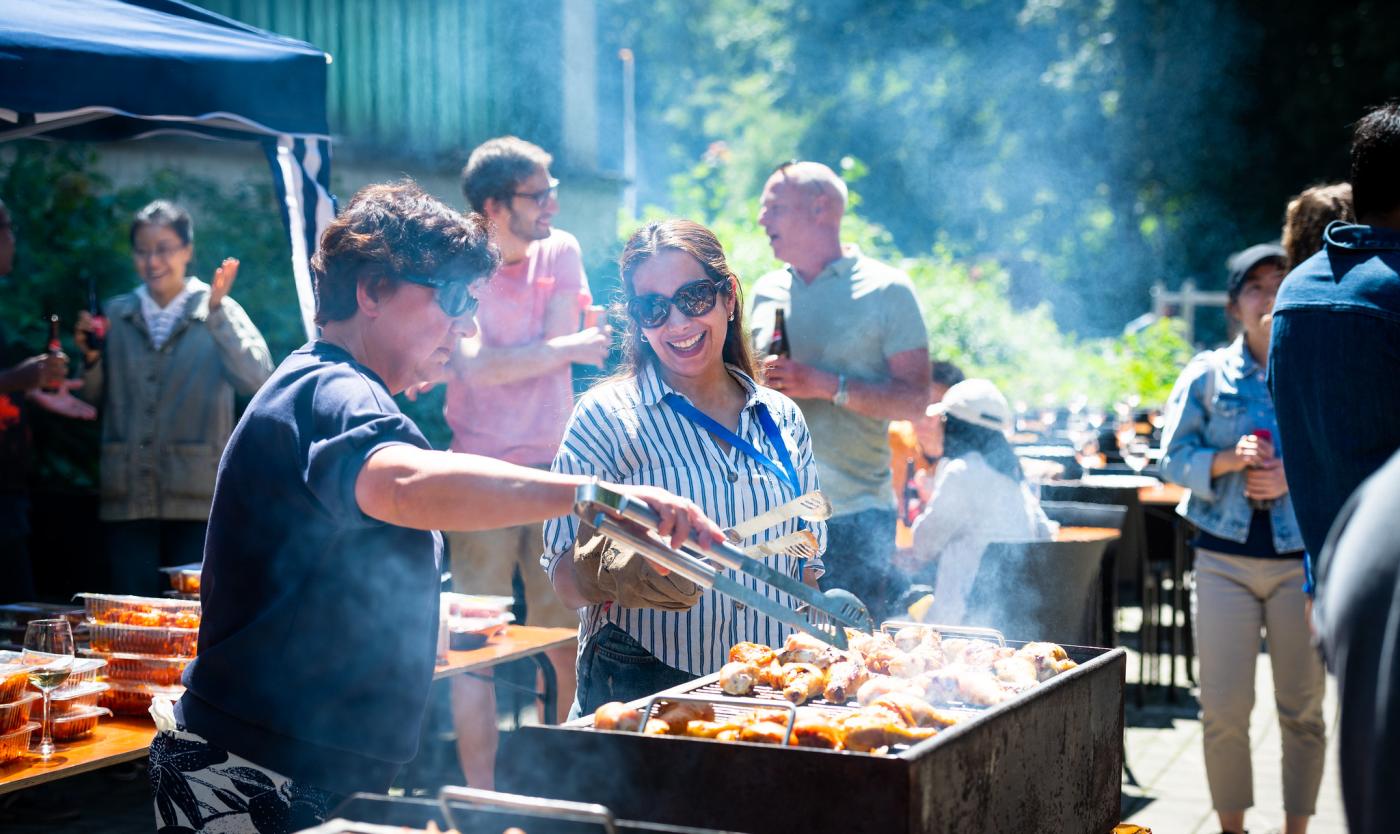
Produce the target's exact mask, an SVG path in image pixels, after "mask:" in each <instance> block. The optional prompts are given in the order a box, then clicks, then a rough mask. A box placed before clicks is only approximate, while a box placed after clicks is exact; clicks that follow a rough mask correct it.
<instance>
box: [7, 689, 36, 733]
mask: <svg viewBox="0 0 1400 834" xmlns="http://www.w3.org/2000/svg"><path fill="white" fill-rule="evenodd" d="M37 703H39V696H38V695H35V694H33V693H30V694H28V695H25V696H24V697H22V698H20V699H19V700H18V701H11V702H10V703H8V704H0V733H8V732H9V731H11V730H13V729H15V728H17V727H19V726H21V725H22V724H24V722H26V721H28V720H29V713H31V712H33V711H34V705H35V704H37ZM40 708H41V709H42V707H40Z"/></svg>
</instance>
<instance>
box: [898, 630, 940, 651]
mask: <svg viewBox="0 0 1400 834" xmlns="http://www.w3.org/2000/svg"><path fill="white" fill-rule="evenodd" d="M942 643H943V635H941V634H939V633H938V629H936V628H932V627H930V626H905V627H904V628H901V629H900V630H899V631H897V632H895V634H894V644H895V645H896V646H898V647H899V649H900V651H906V652H912V651H914V649H915V648H917V647H919V646H932V647H934V648H941V647H942Z"/></svg>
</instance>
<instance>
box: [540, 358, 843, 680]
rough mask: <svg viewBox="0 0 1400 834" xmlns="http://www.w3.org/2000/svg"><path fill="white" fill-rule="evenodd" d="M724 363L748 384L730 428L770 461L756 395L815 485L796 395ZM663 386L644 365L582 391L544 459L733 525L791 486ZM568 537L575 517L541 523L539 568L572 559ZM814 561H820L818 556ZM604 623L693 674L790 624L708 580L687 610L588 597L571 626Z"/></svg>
mask: <svg viewBox="0 0 1400 834" xmlns="http://www.w3.org/2000/svg"><path fill="white" fill-rule="evenodd" d="M729 372H730V374H732V375H733V376H734V378H735V379H736V380H737V381H738V382H739V384H740V385H742V386H743V387H744V389H745V390H746V391H747V392H748V398H747V401H746V402H745V403H744V408H743V410H742V411H740V413H739V428H738V431H736V432H735V433H736V434H737V435H738V436H739V437H741V438H743V439H745V440H747V441H748V442H749V443H752V444H753V446H754V448H756V449H758V450H759V451H760V452H762V453H763V454H765V455H767V456H768V457H769V458H770V459H771V460H773V461H775V462H776V461H778V460H779V457H778V455H777V451H776V449H775V448H774V447H773V445H772V444H771V443H770V442H769V440H768V438H767V436H766V435H765V434H764V431H763V427H762V424H761V423H760V422H759V420H758V417H757V415H756V413H755V408H756V406H757V405H758V404H759V403H762V404H764V405H765V406H766V407H767V408H768V411H769V414H771V415H772V417H773V422H774V423H776V424H777V426H778V430H779V432H780V434H781V435H782V438H783V441H784V444H785V445H786V446H787V448H788V452H789V454H790V455H791V456H792V462H793V466H794V467H795V468H796V469H797V478H798V481H799V482H800V483H801V485H802V492H804V493H805V492H810V491H811V490H814V489H817V488H818V484H817V468H816V465H815V463H814V462H813V459H812V440H811V435H809V434H808V432H807V423H806V421H805V420H803V418H802V412H801V411H800V410H799V409H798V407H797V404H796V403H794V402H793V401H792V400H790V399H788V398H787V397H785V396H783V395H782V394H780V393H778V392H777V391H774V390H772V389H771V388H764V387H762V386H760V385H758V384H756V383H755V382H754V381H753V380H752V379H750V378H749V377H747V376H745V375H744V374H743V373H742V372H740V371H739V370H738V369H737V368H734V367H732V366H730V367H729ZM670 393H676V392H674V390H673V389H672V388H671V387H670V386H669V385H667V384H666V383H665V382H664V381H663V380H662V379H661V377H660V375H659V374H658V373H657V372H656V370H655V369H654V368H653V367H652V366H651V365H649V364H648V365H647V366H646V367H645V368H644V369H643V370H642V371H641V372H640V373H639V374H638V376H637V377H636V378H635V379H629V380H624V381H620V382H609V383H604V384H602V385H600V386H598V387H596V388H594V389H593V390H591V391H589V392H588V393H587V394H585V395H584V396H583V397H582V399H580V400H579V403H578V405H577V406H575V407H574V413H573V416H572V417H571V418H570V419H569V425H568V427H567V428H566V429H565V431H564V442H563V444H562V445H561V446H560V447H559V453H558V455H556V456H555V458H554V466H553V469H554V471H555V472H565V473H568V474H571V475H595V476H597V477H598V478H600V479H602V480H604V481H613V482H615V483H621V484H641V485H648V486H657V487H662V488H664V489H667V490H670V491H671V492H673V493H675V494H677V495H681V496H684V497H686V498H689V499H690V500H692V501H694V502H695V503H696V504H698V505H699V506H700V509H701V510H703V511H704V512H705V514H706V515H708V516H709V517H710V518H712V519H714V520H715V521H716V522H717V523H718V524H719V525H720V526H721V527H732V526H734V525H735V524H738V523H740V522H742V521H744V520H745V519H749V518H753V517H754V516H756V515H758V514H759V513H763V512H767V511H768V510H771V509H773V508H774V507H777V506H778V505H780V504H784V503H786V502H788V501H791V500H792V499H793V498H796V497H797V495H798V494H800V493H794V492H793V490H792V487H791V486H789V485H788V484H786V483H784V481H783V480H782V479H780V478H778V477H776V476H775V475H774V474H773V473H772V472H770V471H769V470H768V469H767V468H765V467H764V466H763V465H762V464H760V463H758V462H757V461H755V460H754V459H753V458H751V457H750V456H748V455H746V454H744V453H743V452H741V451H739V450H738V449H736V448H733V447H731V448H730V449H729V452H728V454H725V453H724V452H723V451H722V450H721V449H720V447H719V445H718V444H717V443H716V442H715V440H714V438H713V437H711V436H710V434H709V433H708V432H707V431H705V430H704V429H702V428H701V427H699V426H697V425H695V424H694V423H692V422H691V421H690V420H688V419H686V418H685V417H682V416H681V415H680V414H677V413H676V412H675V411H674V410H673V409H672V408H671V407H670V406H669V405H667V404H666V403H665V402H664V401H663V398H664V397H665V396H666V395H667V394H670ZM678 396H679V394H678ZM798 529H799V521H798V520H797V519H790V520H789V521H786V522H784V523H783V524H781V525H779V526H777V527H772V528H769V529H767V530H764V531H762V532H760V533H757V534H755V535H753V536H751V537H750V538H748V539H745V540H744V542H743V545H744V546H747V545H751V544H756V543H758V542H762V541H768V540H770V539H775V538H777V537H779V536H783V535H786V534H788V533H792V532H796V531H797V530H798ZM809 529H811V530H812V532H813V533H814V534H816V537H817V541H818V543H819V545H820V548H821V550H822V551H825V550H826V524H825V522H821V523H817V524H812V525H811V526H810V528H809ZM577 538H578V518H577V517H576V516H573V515H568V516H563V517H560V518H556V519H553V520H552V521H549V522H547V523H546V524H545V527H544V539H545V552H544V555H543V556H542V557H541V559H540V563H541V564H542V565H543V566H544V568H545V570H547V571H549V572H550V574H551V575H553V573H554V566H555V565H556V564H557V563H558V562H559V560H560V559H564V558H570V554H571V552H572V548H573V544H574V540H575V539H577ZM767 561H768V563H769V564H770V565H771V566H772V567H774V568H775V569H777V570H779V571H782V572H783V573H786V574H788V575H789V576H793V577H797V578H799V579H800V578H801V576H802V567H803V560H801V559H794V558H791V557H787V556H774V557H768V560H767ZM812 564H813V565H814V566H818V567H820V565H821V562H820V559H817V560H813V561H812ZM728 573H729V575H730V576H731V577H733V578H735V579H736V580H738V581H741V582H744V583H745V584H747V585H749V586H750V587H752V588H755V589H757V590H758V591H759V592H760V593H762V594H764V595H765V596H767V597H769V598H771V599H776V600H778V601H779V602H780V603H781V604H783V605H785V606H787V607H788V608H795V607H796V601H795V600H794V599H793V598H792V597H791V596H789V595H788V594H786V593H782V592H780V591H778V590H776V589H775V588H773V587H772V586H770V585H767V584H765V583H763V582H760V581H759V580H757V579H754V578H752V577H749V576H747V575H746V574H740V573H738V572H737V571H728ZM609 622H611V623H613V624H614V625H616V626H617V627H618V628H621V629H622V630H624V631H626V632H627V633H628V634H630V635H631V636H632V637H633V638H635V639H636V640H637V641H638V642H640V643H641V644H642V645H643V646H645V647H646V648H647V649H648V650H649V651H650V652H651V653H652V654H654V655H656V656H657V658H659V659H660V660H661V662H662V663H665V664H666V665H667V666H671V667H673V668H676V669H680V670H683V671H685V672H689V673H690V674H692V675H706V674H709V673H711V672H714V671H717V670H718V669H719V667H720V666H723V665H724V663H725V661H726V660H727V659H728V652H729V647H730V646H731V645H733V644H734V643H737V642H740V641H744V640H751V641H753V642H756V643H765V644H767V645H770V646H780V645H782V642H783V640H785V639H787V635H788V632H790V631H791V630H792V629H791V628H790V627H789V626H787V625H784V624H783V623H780V622H778V621H776V620H774V619H772V618H770V617H767V616H765V615H762V614H760V613H759V612H757V611H754V610H753V609H751V608H736V606H735V604H734V601H733V600H731V599H729V598H728V597H725V596H721V595H720V594H717V593H715V592H714V591H712V590H711V591H705V592H704V593H703V594H702V595H701V597H700V601H699V602H698V603H697V604H696V605H695V606H694V607H693V608H690V609H689V610H686V611H674V612H673V611H659V610H654V609H649V608H648V609H638V608H623V607H622V606H620V605H617V604H616V603H614V604H612V605H609V606H603V605H593V606H590V607H588V608H587V609H584V611H583V617H582V624H581V625H580V627H579V645H580V647H582V646H584V645H586V644H587V642H588V640H589V639H590V638H591V637H592V636H593V635H594V634H596V633H598V631H600V630H601V629H602V628H603V626H604V625H605V624H607V623H609Z"/></svg>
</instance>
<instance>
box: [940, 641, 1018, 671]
mask: <svg viewBox="0 0 1400 834" xmlns="http://www.w3.org/2000/svg"><path fill="white" fill-rule="evenodd" d="M1015 653H1016V650H1015V649H1011V648H1008V647H1006V646H998V645H997V644H996V643H993V642H991V641H990V640H973V641H971V642H970V643H968V644H967V647H966V648H964V649H963V650H962V654H961V655H960V656H959V657H958V658H957V660H956V661H955V662H957V663H960V664H962V665H963V666H966V667H968V668H969V669H985V670H987V671H989V672H990V671H991V670H992V668H993V666H995V665H996V662H997V661H998V660H1000V659H1002V658H1004V657H1010V656H1011V655H1013V654H1015Z"/></svg>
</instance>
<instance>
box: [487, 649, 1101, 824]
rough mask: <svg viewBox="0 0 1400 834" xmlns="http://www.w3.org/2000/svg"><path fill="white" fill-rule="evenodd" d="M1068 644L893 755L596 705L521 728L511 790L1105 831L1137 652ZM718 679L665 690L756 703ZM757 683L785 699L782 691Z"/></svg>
mask: <svg viewBox="0 0 1400 834" xmlns="http://www.w3.org/2000/svg"><path fill="white" fill-rule="evenodd" d="M1007 645H1009V646H1013V647H1020V646H1022V645H1025V644H1024V643H1021V642H1017V641H1008V642H1007ZM1064 648H1065V650H1066V651H1067V652H1068V653H1069V656H1070V657H1071V658H1072V659H1073V660H1075V661H1076V662H1077V663H1078V664H1079V665H1078V666H1077V667H1076V668H1074V669H1071V670H1069V671H1066V672H1063V673H1061V674H1059V675H1057V676H1055V677H1054V678H1051V679H1050V680H1048V681H1046V682H1045V683H1042V684H1040V685H1038V686H1035V687H1033V688H1032V689H1030V690H1027V691H1026V692H1023V693H1021V694H1020V695H1017V696H1016V697H1014V698H1012V699H1010V700H1009V701H1006V702H1004V703H1002V704H999V705H997V706H994V707H988V708H983V709H974V708H968V707H957V705H953V706H954V708H955V709H959V710H960V711H961V712H963V714H964V720H962V721H960V722H959V723H958V724H956V725H954V726H953V727H951V728H949V729H947V730H945V731H943V732H941V733H939V734H938V735H937V736H935V737H933V738H931V739H928V740H926V741H922V742H920V743H918V744H915V745H913V746H910V747H903V746H899V747H895V748H892V749H891V751H890V752H889V754H887V755H876V754H867V753H856V752H851V751H833V750H822V749H816V748H807V747H782V746H772V745H763V744H751V743H745V742H720V741H713V740H709V739H698V738H690V737H684V736H658V735H644V734H640V733H627V732H605V731H598V730H594V729H592V727H591V724H592V717H591V716H588V717H585V718H582V719H579V720H576V721H572V722H569V723H568V724H564V725H562V726H527V727H522V728H521V729H520V730H518V731H516V732H515V733H513V734H512V737H511V738H508V739H506V740H504V741H503V746H502V750H501V754H500V756H499V758H498V768H497V772H498V778H497V780H498V783H499V784H500V785H501V787H502V789H503V790H507V791H511V792H515V793H523V794H531V795H536V796H543V797H549V798H556V799H564V800H573V801H581V802H597V803H601V804H603V805H606V806H608V807H609V808H611V809H612V811H613V812H614V813H615V814H617V815H618V816H620V817H625V818H627V819H635V820H650V821H655V822H658V823H666V824H675V825H692V826H704V827H710V828H721V829H730V830H737V831H751V832H800V831H811V832H826V831H879V832H958V834H963V832H983V831H1016V832H1046V834H1073V833H1074V832H1084V834H1106V832H1108V831H1111V830H1112V828H1113V826H1114V824H1115V823H1116V822H1117V821H1118V818H1119V786H1120V773H1121V771H1122V767H1123V747H1122V744H1123V681H1124V671H1125V669H1126V666H1127V661H1126V657H1127V655H1126V653H1125V652H1124V650H1123V649H1121V648H1120V649H1111V650H1110V649H1099V648H1089V647H1078V646H1065V647H1064ZM718 679H719V675H718V674H713V675H708V676H706V677H703V678H699V679H697V680H695V681H692V682H690V683H688V684H685V685H682V686H678V687H675V688H674V689H669V690H666V691H665V692H662V693H658V696H657V697H656V698H655V700H657V701H661V700H664V697H662V696H665V695H683V696H695V695H711V696H713V697H714V698H716V701H717V704H718V705H717V706H716V712H717V713H718V714H723V713H724V712H725V711H726V710H732V711H741V710H748V709H752V706H751V705H748V704H745V705H743V706H742V707H740V706H737V705H736V706H725V702H726V701H727V700H728V701H732V700H734V699H727V698H726V696H723V695H722V694H720V693H719V686H718ZM756 695H758V696H759V697H766V698H770V699H772V700H774V701H780V700H781V695H779V694H777V693H775V692H772V691H771V690H766V689H765V690H762V691H760V692H758V693H756ZM652 700H653V699H652V698H644V699H641V700H639V701H636V702H634V705H635V706H637V707H638V708H643V707H645V706H646V705H647V704H648V702H650V701H652ZM809 706H814V707H817V708H819V709H822V710H827V711H832V712H837V713H844V712H849V711H852V710H854V709H856V706H855V705H854V704H851V705H838V704H828V703H825V702H823V701H820V700H818V701H815V702H813V703H811V704H809ZM941 706H948V705H941Z"/></svg>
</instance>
